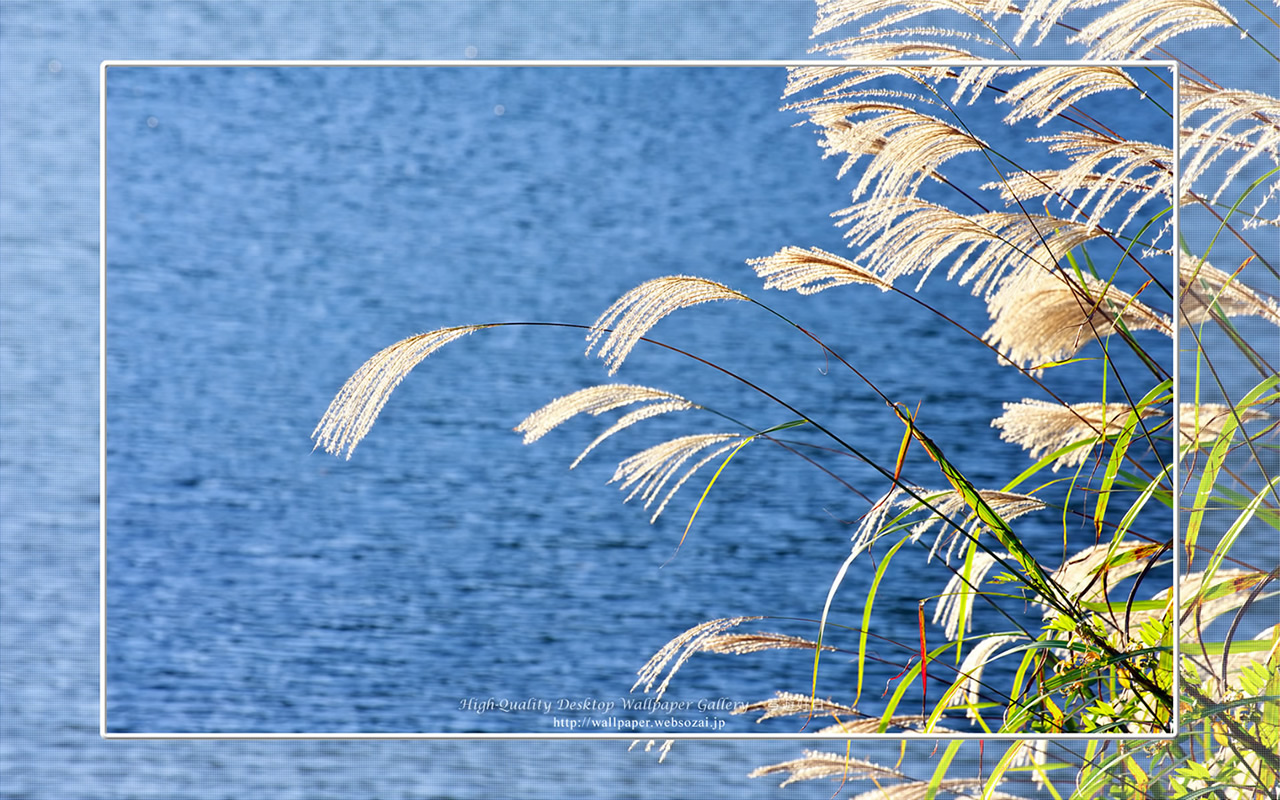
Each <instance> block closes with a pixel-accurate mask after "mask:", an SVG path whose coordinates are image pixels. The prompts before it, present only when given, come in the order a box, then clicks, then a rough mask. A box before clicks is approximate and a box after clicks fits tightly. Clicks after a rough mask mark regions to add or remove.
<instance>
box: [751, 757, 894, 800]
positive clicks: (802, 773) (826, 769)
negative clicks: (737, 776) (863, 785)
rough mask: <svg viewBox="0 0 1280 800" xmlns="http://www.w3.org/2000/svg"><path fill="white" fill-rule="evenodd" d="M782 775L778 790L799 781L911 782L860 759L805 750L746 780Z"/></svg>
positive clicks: (763, 769) (759, 771) (762, 768)
mask: <svg viewBox="0 0 1280 800" xmlns="http://www.w3.org/2000/svg"><path fill="white" fill-rule="evenodd" d="M779 772H785V773H788V774H787V778H786V780H784V781H783V782H782V783H780V784H778V785H779V786H787V785H789V784H792V783H796V782H797V781H811V780H817V779H819V778H832V777H844V776H848V777H851V778H876V779H883V778H897V779H899V780H909V778H908V777H907V776H906V775H905V774H904V773H901V772H899V771H898V770H896V769H893V768H892V767H885V766H881V765H879V764H876V763H874V762H871V761H864V760H862V759H860V758H851V757H847V756H845V755H843V754H840V753H824V752H821V751H818V750H805V751H804V755H803V757H801V758H797V759H794V760H792V761H784V762H782V763H780V764H770V765H769V766H765V767H757V768H756V769H754V770H752V771H751V772H750V774H748V776H747V777H749V778H762V777H764V776H765V775H776V774H778V773H779ZM894 788H895V787H892V786H890V787H887V791H892V790H893V789H894Z"/></svg>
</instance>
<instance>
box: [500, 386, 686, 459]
mask: <svg viewBox="0 0 1280 800" xmlns="http://www.w3.org/2000/svg"><path fill="white" fill-rule="evenodd" d="M635 403H647V405H645V406H643V407H642V408H639V409H636V410H635V411H632V412H630V413H628V414H624V415H623V416H622V417H620V418H619V419H618V421H617V422H615V423H614V424H613V425H612V426H610V427H609V428H608V429H607V430H606V431H605V432H604V433H602V434H600V435H599V436H597V437H596V438H595V440H594V441H592V442H591V444H589V445H587V447H586V449H585V450H583V451H582V452H581V453H579V454H578V457H577V458H576V459H574V461H573V463H572V464H570V465H569V469H573V468H574V467H576V466H578V464H580V463H581V462H582V459H583V458H585V457H586V456H587V454H588V453H590V452H591V451H592V450H594V449H595V448H596V446H597V445H599V444H600V443H601V442H603V441H604V440H605V439H608V438H609V437H610V436H612V435H614V434H615V433H617V432H618V431H621V430H623V429H625V428H628V427H630V426H632V425H634V424H635V423H637V422H640V421H641V420H646V419H650V418H652V417H656V416H659V415H661V414H666V413H669V412H672V411H687V410H688V409H691V408H699V406H698V405H696V404H695V403H692V402H690V401H688V400H686V399H685V398H683V397H681V396H680V395H678V394H672V393H671V392H666V391H663V390H661V389H652V388H650V387H648V386H632V385H628V384H620V383H610V384H603V385H600V386H588V387H587V388H585V389H579V390H578V391H576V392H573V393H571V394H567V395H565V396H563V397H557V398H556V399H555V400H552V401H551V402H550V403H547V404H546V405H545V406H543V407H542V408H540V409H538V410H537V411H535V412H533V413H532V414H530V415H529V416H527V417H525V419H524V421H523V422H521V423H520V424H519V425H517V426H516V428H515V430H516V431H517V432H518V433H523V434H524V443H525V444H531V443H533V442H536V441H537V440H538V439H541V438H542V437H543V436H545V435H546V434H547V433H549V432H550V431H552V430H553V429H555V428H556V427H558V426H559V425H561V424H563V423H565V422H567V421H568V420H570V419H572V418H573V417H576V416H577V415H578V414H591V415H592V416H598V415H600V414H603V413H605V412H606V411H613V410H614V409H617V408H621V407H623V406H627V405H633V404H635Z"/></svg>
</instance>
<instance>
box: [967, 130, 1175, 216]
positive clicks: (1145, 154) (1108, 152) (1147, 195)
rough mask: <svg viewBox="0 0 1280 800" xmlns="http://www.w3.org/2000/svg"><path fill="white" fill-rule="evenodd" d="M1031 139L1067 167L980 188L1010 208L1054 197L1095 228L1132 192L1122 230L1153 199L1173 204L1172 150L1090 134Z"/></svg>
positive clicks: (1025, 174) (1013, 176)
mask: <svg viewBox="0 0 1280 800" xmlns="http://www.w3.org/2000/svg"><path fill="white" fill-rule="evenodd" d="M1029 141H1033V142H1045V143H1047V144H1048V149H1049V152H1051V153H1062V154H1063V155H1065V156H1067V157H1068V158H1070V159H1071V166H1069V167H1066V168H1064V169H1054V170H1037V171H1035V172H1012V173H1010V174H1008V175H1006V176H1005V178H1004V180H1003V181H1001V182H993V183H988V184H984V185H983V187H982V188H984V189H997V190H999V192H1000V195H1001V198H1002V199H1003V200H1004V201H1005V202H1006V203H1010V204H1012V203H1014V202H1016V201H1017V200H1019V199H1022V200H1026V199H1029V198H1033V197H1042V196H1046V195H1050V196H1057V197H1058V198H1059V199H1060V200H1061V202H1062V205H1063V206H1064V207H1065V206H1066V204H1067V200H1070V201H1071V204H1072V205H1074V206H1075V209H1076V210H1075V211H1073V212H1072V215H1071V217H1070V218H1071V219H1072V220H1073V221H1076V220H1080V219H1081V217H1082V216H1083V217H1084V219H1085V222H1086V224H1088V225H1094V226H1096V225H1100V224H1101V223H1102V221H1103V218H1104V217H1105V216H1106V215H1107V214H1108V213H1110V212H1111V211H1112V209H1114V208H1115V207H1116V206H1117V205H1119V203H1120V201H1121V200H1122V199H1125V198H1126V197H1128V196H1129V195H1134V194H1136V195H1138V197H1136V198H1135V199H1133V200H1132V201H1131V202H1130V203H1129V208H1128V215H1127V216H1126V217H1125V219H1124V221H1123V222H1121V223H1120V225H1119V228H1118V229H1120V230H1123V229H1124V228H1126V227H1127V226H1128V225H1129V222H1130V221H1131V220H1132V219H1133V217H1134V216H1135V215H1136V214H1137V213H1138V211H1140V210H1141V209H1142V207H1143V206H1144V205H1146V204H1147V203H1148V202H1149V201H1151V200H1152V199H1154V198H1156V197H1163V198H1165V199H1166V200H1168V201H1170V202H1171V201H1172V194H1173V151H1172V150H1171V149H1170V148H1168V147H1165V146H1162V145H1158V144H1151V143H1149V142H1140V141H1134V140H1125V139H1117V138H1114V137H1112V136H1108V135H1106V134H1103V133H1095V132H1092V131H1070V132H1066V133H1060V134H1055V135H1053V136H1044V137H1039V138H1035V139H1031V140H1029ZM1108 162H1109V163H1108Z"/></svg>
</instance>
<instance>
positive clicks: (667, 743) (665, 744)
mask: <svg viewBox="0 0 1280 800" xmlns="http://www.w3.org/2000/svg"><path fill="white" fill-rule="evenodd" d="M640 742H641V740H640V739H636V740H635V741H633V742H632V743H631V744H630V745H628V746H627V752H631V751H632V750H634V749H635V746H636V745H638V744H640ZM675 743H676V740H675V739H664V740H663V741H662V743H661V744H658V741H657V740H656V739H649V740H648V741H647V742H645V745H644V751H645V752H646V753H648V752H650V751H651V750H653V747H654V745H658V763H659V764H661V763H662V762H663V761H666V760H667V756H669V755H671V748H672V747H673V746H674V745H675Z"/></svg>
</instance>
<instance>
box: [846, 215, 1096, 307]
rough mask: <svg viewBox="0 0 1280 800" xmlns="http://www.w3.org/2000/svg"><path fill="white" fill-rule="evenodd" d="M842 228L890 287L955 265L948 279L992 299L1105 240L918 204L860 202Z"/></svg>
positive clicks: (1052, 220)
mask: <svg viewBox="0 0 1280 800" xmlns="http://www.w3.org/2000/svg"><path fill="white" fill-rule="evenodd" d="M834 216H835V217H836V218H837V225H843V226H851V227H850V231H849V233H848V234H846V235H847V236H848V237H849V239H850V241H851V242H852V243H853V244H855V245H863V246H864V249H863V251H862V263H863V264H864V265H865V266H866V268H867V269H869V270H871V271H873V272H875V273H877V274H878V275H880V276H881V277H883V278H884V279H886V280H888V281H897V279H898V278H900V277H904V276H907V275H916V274H919V275H920V279H919V281H918V282H917V284H916V288H917V289H919V287H920V286H922V285H923V284H924V282H925V280H926V279H927V278H928V277H929V275H930V274H931V273H932V272H933V270H934V269H936V268H937V267H939V266H941V265H943V264H950V265H951V266H950V268H949V270H948V272H947V279H948V280H956V279H958V280H957V282H958V283H959V284H960V285H961V286H964V285H967V284H969V283H970V282H972V284H973V286H972V289H971V291H972V293H973V294H974V295H975V296H982V297H984V298H986V299H990V298H991V296H992V295H993V293H994V292H995V290H996V288H997V287H998V286H1000V285H1001V283H1002V281H1004V279H1005V278H1006V277H1008V276H1011V275H1013V276H1016V275H1021V274H1024V273H1026V272H1028V271H1030V270H1037V269H1038V270H1039V271H1044V270H1045V269H1053V268H1055V267H1056V265H1057V263H1058V261H1059V259H1060V258H1061V257H1062V256H1064V255H1065V254H1066V253H1069V252H1070V251H1072V250H1074V249H1075V248H1077V247H1079V246H1080V245H1083V244H1085V243H1087V242H1089V241H1090V240H1092V239H1096V238H1098V237H1100V236H1105V235H1106V233H1105V231H1103V230H1102V229H1101V228H1099V227H1096V226H1093V225H1087V224H1084V223H1080V222H1072V221H1070V220H1065V219H1060V218H1057V217H1048V216H1039V215H1027V214H1023V213H1013V212H1007V211H990V212H986V213H982V214H974V215H966V214H961V213H959V212H956V211H953V210H952V209H949V208H947V207H945V206H940V205H937V204H934V203H929V202H927V201H924V200H921V199H919V198H896V199H892V200H885V201H883V202H877V203H856V204H854V205H852V206H850V207H848V208H845V209H841V210H840V211H837V212H836V213H835V215H834Z"/></svg>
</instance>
